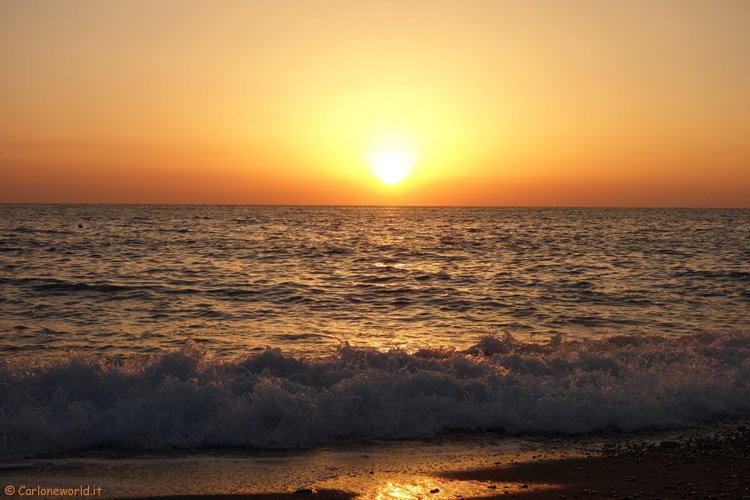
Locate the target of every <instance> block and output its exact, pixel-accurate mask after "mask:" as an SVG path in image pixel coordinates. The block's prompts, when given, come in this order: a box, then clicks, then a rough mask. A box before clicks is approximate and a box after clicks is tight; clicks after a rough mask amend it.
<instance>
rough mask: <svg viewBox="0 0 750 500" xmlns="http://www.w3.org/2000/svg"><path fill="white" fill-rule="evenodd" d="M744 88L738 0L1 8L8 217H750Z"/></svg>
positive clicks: (745, 26)
mask: <svg viewBox="0 0 750 500" xmlns="http://www.w3.org/2000/svg"><path fill="white" fill-rule="evenodd" d="M748 89H750V2H747V1H744V0H742V1H711V2H709V1H689V0H688V1H686V0H679V1H678V0H674V1H628V2H615V1H602V0H596V1H594V0H592V1H566V2H558V1H551V0H550V1H524V2H521V1H517V2H510V1H500V0H493V1H470V0H467V1H452V2H448V1H436V0H432V1H390V0H385V1H384V0H380V1H357V2H353V1H350V0H347V1H345V0H340V1H339V0H337V1H333V0H331V1H287V0H274V1H265V0H257V1H242V2H240V1H211V2H206V1H201V2H198V1H191V0H174V1H160V0H152V1H132V0H127V1H106V2H102V1H98V0H94V1H71V2H48V1H34V0H18V1H10V0H6V1H4V2H2V3H0V115H2V120H0V202H133V203H138V202H157V203H158V202H167V203H284V204H287V203H290V204H296V203H299V204H308V203H312V204H430V205H453V204H459V205H473V204H478V205H618V206H634V205H635V206H644V205H645V206H744V207H750V90H748ZM394 145H396V146H398V147H404V148H407V149H408V150H409V151H411V152H413V153H414V156H415V157H416V158H417V161H416V163H415V165H414V166H413V169H412V171H411V174H410V175H409V176H407V177H406V179H405V180H404V181H402V182H401V183H399V184H396V185H393V186H389V185H386V184H383V183H382V182H380V181H379V180H378V179H377V178H376V177H375V176H374V175H373V173H372V171H371V165H369V164H368V161H367V158H368V152H370V151H371V150H372V149H373V148H378V147H394ZM370 156H371V155H370Z"/></svg>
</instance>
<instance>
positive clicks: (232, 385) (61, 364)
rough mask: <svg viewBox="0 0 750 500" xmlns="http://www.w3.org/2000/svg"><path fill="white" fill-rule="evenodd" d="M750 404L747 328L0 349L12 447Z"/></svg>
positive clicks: (617, 422) (306, 439)
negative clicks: (450, 341)
mask: <svg viewBox="0 0 750 500" xmlns="http://www.w3.org/2000/svg"><path fill="white" fill-rule="evenodd" d="M748 412H750V332H729V333H702V334H698V335H693V336H689V337H682V338H664V337H658V336H616V337H606V338H602V339H600V340H591V341H582V342H581V341H571V342H566V341H562V340H561V339H560V338H555V339H553V340H552V341H551V342H549V343H548V344H535V343H528V342H522V341H519V340H517V339H515V338H513V337H512V336H510V335H506V336H504V337H485V338H482V339H480V341H479V342H478V343H477V344H476V345H474V346H473V347H471V348H469V349H467V350H464V351H459V350H456V349H453V348H445V347H444V348H424V349H421V350H417V351H414V352H406V351H403V350H389V351H380V350H377V349H373V348H364V347H353V346H350V345H348V344H343V345H341V346H340V347H339V348H338V349H337V350H336V351H335V353H332V354H331V355H330V356H326V357H294V356H290V355H285V354H284V353H283V352H282V351H281V350H280V349H278V348H271V347H269V348H266V350H265V351H263V352H259V353H255V354H251V355H249V356H247V357H246V358H244V359H239V360H226V359H220V358H216V357H211V356H210V355H207V354H206V353H205V352H204V351H202V350H201V349H200V348H199V347H198V346H197V345H196V344H195V343H194V342H193V341H192V340H188V341H186V343H185V345H184V347H183V348H182V349H181V350H180V351H178V352H168V353H163V354H159V355H155V356H152V357H150V358H148V359H140V360H121V359H115V358H105V357H101V356H89V355H84V354H80V353H78V354H72V355H70V356H69V357H67V358H64V359H57V360H54V361H48V362H44V363H43V364H38V363H37V364H35V363H33V362H30V361H28V360H20V359H0V422H2V424H1V426H0V457H2V458H3V459H5V460H12V459H18V458H22V457H34V456H49V455H56V454H60V453H66V452H72V451H76V450H82V449H89V448H96V447H113V448H119V449H175V448H197V447H214V446H236V447H248V448H259V449H273V448H296V447H308V446H313V445H316V444H321V443H326V442H331V441H336V440H343V439H355V440H368V439H384V438H385V439H388V438H423V437H431V436H435V435H438V434H441V433H447V432H452V431H496V432H502V433H508V434H522V433H524V434H547V433H564V434H578V433H590V432H596V431H605V430H609V431H635V430H641V429H657V428H658V429H665V428H678V427H683V426H689V425H693V424H696V423H701V422H706V421H709V420H712V419H717V418H722V417H734V416H743V415H746V414H747V413H748Z"/></svg>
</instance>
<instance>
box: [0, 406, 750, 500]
mask: <svg viewBox="0 0 750 500" xmlns="http://www.w3.org/2000/svg"><path fill="white" fill-rule="evenodd" d="M749 451H750V431H748V426H747V424H746V423H745V422H744V421H732V422H725V423H722V424H719V425H712V426H704V427H701V428H697V429H690V430H684V431H677V432H675V431H672V432H661V433H660V432H654V433H639V434H634V435H627V436H624V435H601V436H594V437H586V438H545V439H539V438H534V439H523V438H503V437H501V436H495V437H493V438H491V439H488V437H487V436H483V437H481V438H480V437H479V436H465V437H460V438H455V437H454V438H450V439H448V438H445V439H437V440H433V441H405V442H381V443H368V444H342V445H340V446H331V447H325V448H318V449H315V450H306V451H295V452H277V453H275V452H264V453H262V454H254V455H248V454H247V453H245V452H242V453H240V452H233V451H231V450H216V452H214V453H213V454H211V455H208V456H207V455H206V454H205V453H201V454H200V455H195V456H190V455H185V454H180V455H169V454H162V455H156V454H150V455H149V454H144V455H138V456H127V455H123V454H107V453H103V454H102V452H98V453H99V454H86V455H79V456H77V457H67V458H64V459H54V460H37V461H34V462H29V463H23V464H15V465H7V466H6V467H5V468H4V469H3V470H2V471H0V480H2V483H3V485H4V487H5V486H13V487H14V488H15V489H16V494H15V496H20V488H21V487H25V488H26V490H25V491H26V492H28V491H29V488H32V487H35V486H38V487H41V488H48V489H49V488H54V487H58V488H62V487H75V486H79V485H83V486H86V485H91V486H94V487H101V488H102V490H101V492H100V494H99V495H98V496H101V497H105V498H122V499H125V498H152V499H160V498H173V499H201V500H209V499H213V498H232V499H234V500H241V499H250V498H252V499H267V500H278V499H283V498H287V499H289V500H293V499H294V500H297V499H301V498H315V499H330V500H343V499H348V498H355V497H357V498H364V499H385V498H394V499H408V498H414V499H417V498H423V499H434V500H442V499H456V498H464V499H468V498H519V499H559V498H613V499H620V500H624V499H637V498H660V499H684V498H696V499H704V498H728V499H741V498H750V460H748V458H749V453H748V452H749ZM47 493H49V492H47ZM6 496H7V495H6ZM11 496H13V495H11ZM25 496H29V495H28V493H27V494H26V495H25ZM30 496H32V497H35V498H61V497H62V496H61V495H49V494H48V495H30ZM73 496H76V495H73ZM77 496H78V497H79V498H81V497H86V495H77Z"/></svg>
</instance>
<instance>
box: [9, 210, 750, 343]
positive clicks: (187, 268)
mask: <svg viewBox="0 0 750 500" xmlns="http://www.w3.org/2000/svg"><path fill="white" fill-rule="evenodd" d="M79 224H80V225H81V226H82V227H79ZM749 325H750V210H663V209H609V208H607V209H573V208H565V209H548V208H540V209H535V208H377V207H371V208H368V207H254V206H154V205H131V206H93V205H81V206H71V205H3V206H0V335H1V337H0V338H1V339H2V340H0V350H2V352H5V353H6V354H7V355H12V356H18V355H29V354H32V355H35V356H38V355H41V354H44V353H47V354H50V353H54V354H59V353H64V352H67V351H68V350H70V349H82V350H86V351H94V352H101V353H107V354H113V353H124V354H133V353H144V352H155V351H158V350H159V349H160V348H165V347H174V346H179V345H182V344H183V343H184V341H185V339H186V338H192V339H194V340H195V341H196V342H198V344H199V345H203V346H205V347H207V348H209V350H210V351H211V352H214V353H222V354H237V355H242V354H244V353H247V352H248V350H251V349H254V348H263V347H265V346H266V345H271V346H277V347H281V348H283V349H285V350H291V351H294V352H298V353H321V352H329V351H330V349H331V348H333V347H335V346H337V345H338V344H340V343H341V342H342V341H348V342H350V343H351V344H353V345H370V346H394V345H395V346H402V347H407V348H413V347H419V346H424V345H432V346H439V345H453V346H457V347H466V346H468V345H471V344H473V343H475V342H476V341H477V339H478V338H480V337H481V336H483V335H487V334H497V333H502V332H510V333H512V334H513V335H514V336H516V337H519V338H529V337H530V336H537V335H538V336H550V335H555V334H558V333H559V334H562V335H563V338H565V339H581V338H587V337H588V338H590V337H596V338H598V337H599V336H601V335H619V334H646V335H661V336H683V335H689V334H693V333H696V332H700V331H702V330H711V331H727V330H732V329H746V328H748V326H749ZM536 339H538V340H544V339H543V338H542V337H536Z"/></svg>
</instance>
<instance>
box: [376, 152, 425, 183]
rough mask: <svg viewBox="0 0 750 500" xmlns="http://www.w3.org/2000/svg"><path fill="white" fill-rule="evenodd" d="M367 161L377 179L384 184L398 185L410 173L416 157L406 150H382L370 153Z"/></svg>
mask: <svg viewBox="0 0 750 500" xmlns="http://www.w3.org/2000/svg"><path fill="white" fill-rule="evenodd" d="M368 159H369V161H370V166H371V167H372V171H373V173H374V174H375V175H376V176H377V178H378V179H380V180H381V181H383V182H385V183H386V184H398V183H399V182H401V181H402V180H404V178H405V177H406V176H407V175H409V172H411V169H412V168H413V167H414V161H415V159H416V155H415V154H414V152H413V151H409V150H408V149H399V148H382V149H375V150H373V151H371V152H370V154H369V155H368Z"/></svg>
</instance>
